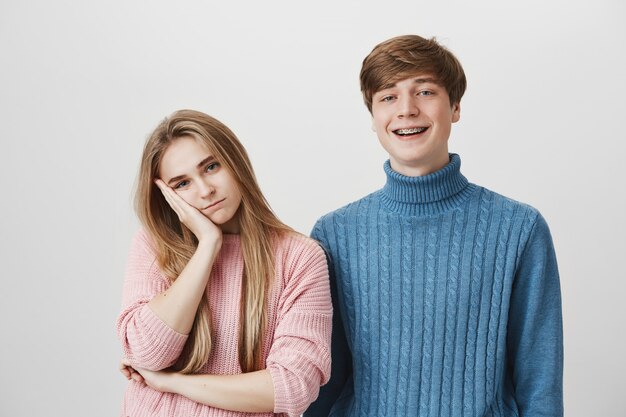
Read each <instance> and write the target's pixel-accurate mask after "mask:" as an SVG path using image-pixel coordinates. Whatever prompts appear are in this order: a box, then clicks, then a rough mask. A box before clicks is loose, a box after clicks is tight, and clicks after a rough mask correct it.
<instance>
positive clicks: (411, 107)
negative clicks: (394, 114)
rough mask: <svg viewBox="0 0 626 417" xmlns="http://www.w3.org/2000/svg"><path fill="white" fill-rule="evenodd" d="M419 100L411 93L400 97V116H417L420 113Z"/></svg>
mask: <svg viewBox="0 0 626 417" xmlns="http://www.w3.org/2000/svg"><path fill="white" fill-rule="evenodd" d="M419 112H420V111H419V107H418V106H417V101H416V100H415V98H414V97H413V96H412V95H410V94H404V95H401V96H400V97H398V117H399V118H404V117H415V116H417V115H418V114H419Z"/></svg>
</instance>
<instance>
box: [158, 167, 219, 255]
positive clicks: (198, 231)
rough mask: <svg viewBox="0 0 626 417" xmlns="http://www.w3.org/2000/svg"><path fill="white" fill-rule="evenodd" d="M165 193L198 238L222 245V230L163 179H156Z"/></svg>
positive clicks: (180, 218)
mask: <svg viewBox="0 0 626 417" xmlns="http://www.w3.org/2000/svg"><path fill="white" fill-rule="evenodd" d="M154 182H155V183H156V185H157V187H159V189H160V190H161V193H163V197H165V200H166V201H167V203H168V204H169V205H170V207H171V208H172V210H174V212H175V213H176V215H177V216H178V219H179V220H180V222H181V223H182V224H184V225H185V226H187V228H188V229H189V230H191V232H192V233H193V234H194V235H195V236H196V237H197V238H198V241H207V242H212V243H217V244H218V245H219V246H220V247H221V242H222V231H221V229H220V228H219V227H218V226H217V225H215V223H213V222H212V221H211V220H209V218H208V217H206V216H205V215H204V214H202V213H201V212H200V210H198V209H197V208H195V207H193V206H192V205H191V204H189V203H187V202H186V201H185V200H184V199H183V198H182V197H181V196H179V195H178V194H176V192H175V191H174V190H173V189H172V188H170V187H168V186H167V184H165V183H164V182H163V181H162V180H160V179H156V180H155V181H154Z"/></svg>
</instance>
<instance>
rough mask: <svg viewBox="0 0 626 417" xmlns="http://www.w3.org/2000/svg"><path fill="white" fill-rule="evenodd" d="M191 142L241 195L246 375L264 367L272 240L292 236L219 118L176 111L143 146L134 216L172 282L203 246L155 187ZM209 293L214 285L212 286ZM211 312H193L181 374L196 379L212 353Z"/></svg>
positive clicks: (241, 345) (242, 330)
mask: <svg viewBox="0 0 626 417" xmlns="http://www.w3.org/2000/svg"><path fill="white" fill-rule="evenodd" d="M182 137H191V138H194V139H195V140H197V141H198V142H199V143H201V144H203V145H204V146H206V147H207V149H208V150H209V152H210V153H211V154H212V155H213V156H214V157H215V159H216V160H217V161H218V162H220V164H221V165H222V167H223V168H225V169H227V170H228V171H229V172H230V174H231V175H232V176H233V178H234V179H235V181H236V183H237V185H238V187H239V191H240V192H241V196H242V199H241V205H240V206H239V209H238V211H237V213H238V219H239V229H240V239H241V248H242V253H243V260H244V272H243V281H242V292H241V300H240V312H241V325H240V330H239V364H240V366H241V369H242V370H243V371H244V372H250V371H253V370H259V369H262V368H263V367H264V364H263V363H262V357H261V349H262V341H263V334H264V332H265V328H266V319H267V318H266V313H265V312H266V298H267V293H268V291H269V288H270V284H271V281H272V279H273V277H274V252H273V243H274V240H275V239H276V238H277V237H278V236H280V235H281V234H283V233H286V232H293V230H292V229H291V228H289V227H288V226H286V225H285V224H283V223H282V222H281V221H280V220H279V219H278V218H277V217H276V215H275V214H274V213H273V211H272V209H271V208H270V206H269V204H268V202H267V200H266V199H265V197H264V196H263V194H262V193H261V189H260V188H259V185H258V184H257V181H256V177H255V175H254V171H253V169H252V165H251V164H250V159H249V158H248V155H247V153H246V150H245V148H244V147H243V145H242V144H241V143H240V142H239V140H238V139H237V137H236V136H235V134H234V133H233V132H232V131H231V130H230V129H229V128H228V127H226V126H225V125H224V124H223V123H221V122H220V121H218V120H216V119H215V118H213V117H211V116H209V115H207V114H204V113H201V112H198V111H194V110H179V111H177V112H175V113H173V114H172V115H171V116H169V117H167V118H166V119H164V120H163V121H162V122H161V123H160V124H159V125H158V126H157V127H156V129H155V130H154V132H152V134H151V135H150V137H149V138H148V140H147V141H146V144H145V147H144V150H143V156H142V159H141V166H140V169H139V176H138V181H137V191H136V195H135V209H136V211H137V215H138V217H139V219H140V221H141V222H142V224H143V226H144V228H145V229H146V231H147V233H148V234H149V235H150V236H151V237H152V240H153V241H154V244H155V250H156V253H157V262H158V264H159V267H160V268H161V270H162V271H163V273H164V274H165V275H166V276H167V277H168V278H169V279H170V280H171V281H172V282H173V281H175V280H176V278H177V277H178V275H179V274H180V273H181V271H182V270H183V268H184V267H185V265H187V263H188V262H189V259H190V258H191V256H192V255H193V253H194V252H195V250H196V248H197V245H198V240H197V238H196V237H195V236H194V235H193V233H191V231H190V230H189V229H187V228H186V227H185V226H184V225H182V224H181V223H180V221H179V220H178V217H177V215H176V213H175V212H174V211H173V210H172V209H171V208H170V206H169V205H168V203H167V202H166V201H165V199H164V197H163V195H162V194H161V191H160V190H159V189H158V188H157V187H156V185H155V184H154V179H155V178H158V173H159V166H160V162H161V158H162V157H163V153H164V152H165V150H166V149H167V147H168V146H169V145H170V144H171V143H172V142H173V141H175V140H177V139H179V138H182ZM209 285H210V284H209ZM212 340H213V335H212V329H211V310H210V306H209V303H208V299H207V297H206V296H203V297H202V301H201V302H200V305H199V306H198V310H197V311H196V316H195V319H194V323H193V326H192V329H191V333H190V335H189V339H188V340H187V344H186V346H185V349H184V351H183V353H182V354H181V358H180V359H179V362H178V363H177V365H176V367H177V368H178V370H179V371H180V372H182V373H194V372H197V371H199V370H200V369H201V368H202V367H203V366H204V365H205V364H206V362H207V360H208V358H209V355H210V353H211V348H212Z"/></svg>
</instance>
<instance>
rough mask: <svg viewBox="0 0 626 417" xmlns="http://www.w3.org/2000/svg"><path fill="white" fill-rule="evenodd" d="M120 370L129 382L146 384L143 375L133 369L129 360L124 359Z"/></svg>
mask: <svg viewBox="0 0 626 417" xmlns="http://www.w3.org/2000/svg"><path fill="white" fill-rule="evenodd" d="M119 369H120V372H121V373H122V375H124V377H126V379H128V380H129V381H130V380H131V379H132V380H133V381H137V382H144V379H143V377H142V376H141V374H140V373H139V372H137V370H136V369H135V368H133V366H132V365H131V364H130V361H129V360H128V359H126V358H124V359H122V360H121V362H120V368H119Z"/></svg>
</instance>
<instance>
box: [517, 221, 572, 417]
mask: <svg viewBox="0 0 626 417" xmlns="http://www.w3.org/2000/svg"><path fill="white" fill-rule="evenodd" d="M507 347H508V354H509V363H510V365H511V368H512V378H513V385H514V392H515V399H516V402H517V405H518V407H519V411H520V416H551V417H558V416H563V323H562V316H561V291H560V286H559V272H558V269H557V263H556V255H555V253H554V247H553V245H552V238H551V236H550V231H549V229H548V225H547V224H546V222H545V220H544V219H543V217H542V216H541V215H538V216H537V220H536V221H535V224H534V225H533V228H532V231H531V232H530V236H529V238H528V241H527V242H526V247H525V248H524V251H523V252H522V255H521V258H520V260H519V264H518V268H517V271H516V275H515V280H514V282H513V289H512V294H511V304H510V310H509V324H508V340H507Z"/></svg>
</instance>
